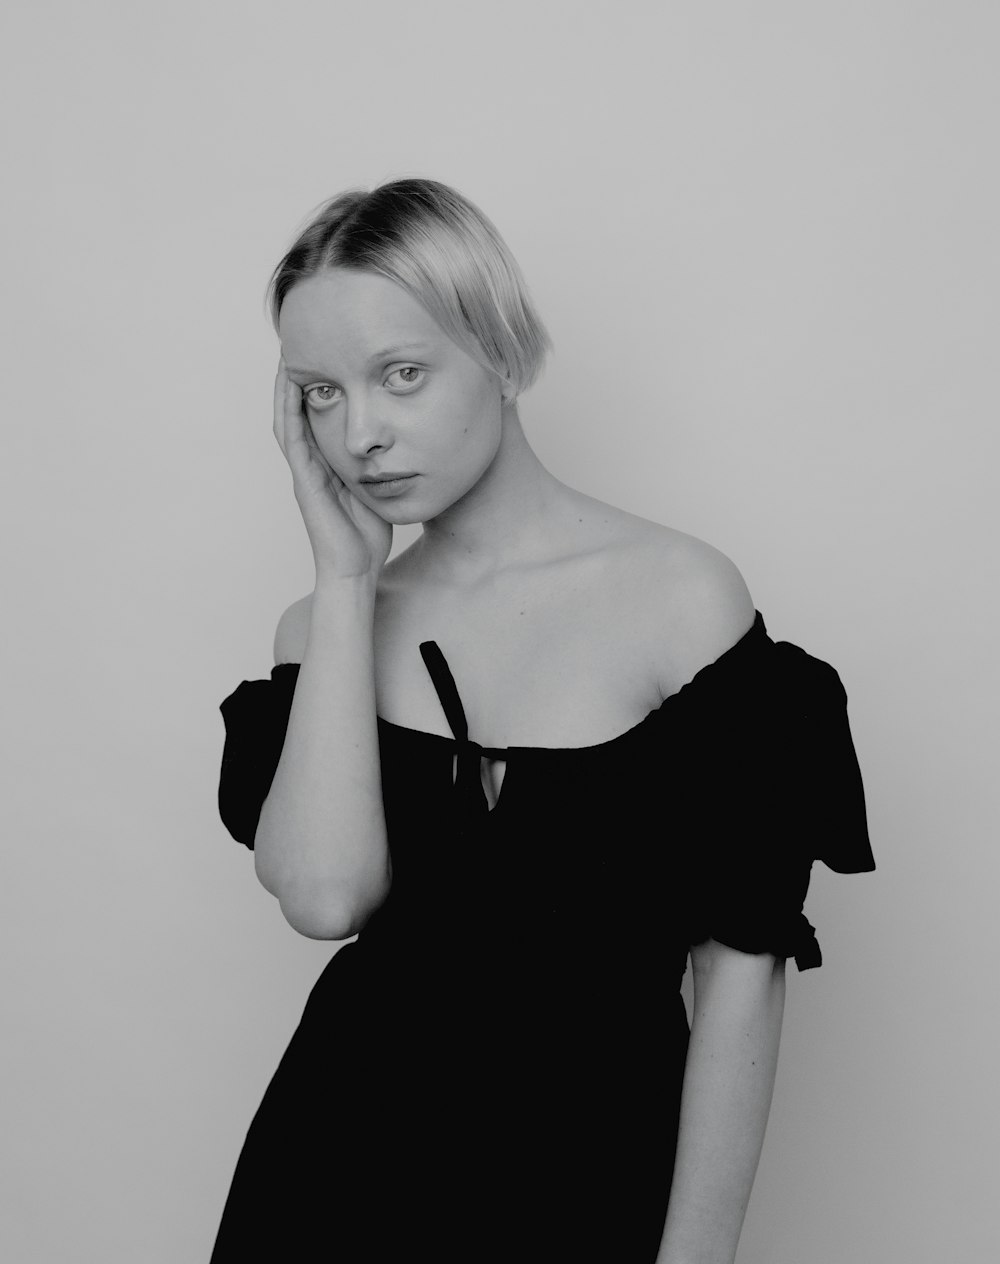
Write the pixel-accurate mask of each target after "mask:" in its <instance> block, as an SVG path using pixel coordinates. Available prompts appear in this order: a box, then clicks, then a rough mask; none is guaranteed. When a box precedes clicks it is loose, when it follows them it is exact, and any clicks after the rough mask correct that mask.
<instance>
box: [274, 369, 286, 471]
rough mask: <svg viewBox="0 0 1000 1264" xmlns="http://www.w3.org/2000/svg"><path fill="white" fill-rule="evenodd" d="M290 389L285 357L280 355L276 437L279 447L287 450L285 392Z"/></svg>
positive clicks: (276, 390) (276, 389)
mask: <svg viewBox="0 0 1000 1264" xmlns="http://www.w3.org/2000/svg"><path fill="white" fill-rule="evenodd" d="M287 389H288V374H287V372H286V371H285V357H284V356H279V357H278V372H277V373H276V374H275V378H274V427H273V428H274V437H275V439H277V441H278V447H279V448H281V451H282V453H284V452H285V394H286V392H287Z"/></svg>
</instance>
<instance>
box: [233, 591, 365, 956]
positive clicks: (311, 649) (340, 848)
mask: <svg viewBox="0 0 1000 1264" xmlns="http://www.w3.org/2000/svg"><path fill="white" fill-rule="evenodd" d="M374 604H375V585H374V581H371V580H369V579H350V580H338V581H326V582H323V583H319V582H318V583H317V587H316V590H315V592H314V594H313V598H312V603H311V608H310V622H309V632H308V639H307V642H306V648H305V651H304V653H303V656H302V664H301V666H300V668H299V674H298V680H297V682H296V687H295V696H294V698H293V701H292V707H291V711H290V713H289V718H288V729H287V732H286V734H285V741H284V746H283V748H282V752H281V758H280V760H279V761H278V766H277V769H276V770H275V774H274V780H273V782H272V784H271V789H270V792H269V794H268V796H267V798H266V799H265V801H264V805H263V808H262V810H261V814H260V824H259V826H258V829H257V834H256V837H255V839H254V853H255V862H256V869H257V874H258V877H259V878H260V881H261V882H262V883H263V885H264V886H265V887H266V888H267V889H268V890H269V891H271V892H272V894H274V895H276V896H277V897H278V899H279V901H280V902H281V907H282V910H283V912H284V913H285V916H286V917H287V918H288V920H289V922H290V923H291V924H292V925H293V926H294V927H295V928H296V929H297V930H299V931H301V933H302V934H305V935H310V936H312V937H314V938H320V939H340V938H346V937H347V936H348V935H350V934H353V933H354V931H355V930H356V929H357V928H358V926H357V923H358V922H359V921H361V920H364V917H365V916H366V914H367V913H369V912H370V911H371V910H372V909H373V908H374V907H377V905H378V904H379V903H381V901H382V899H384V897H385V894H386V892H387V890H388V883H389V876H390V874H389V854H388V846H387V842H386V830H385V813H384V809H383V805H382V782H381V771H380V764H379V745H378V723H377V719H376V702H375V667H374V643H373V626H374Z"/></svg>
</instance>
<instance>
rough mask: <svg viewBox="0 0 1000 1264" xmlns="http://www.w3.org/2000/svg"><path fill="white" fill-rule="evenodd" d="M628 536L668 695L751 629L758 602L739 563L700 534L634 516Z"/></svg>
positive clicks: (635, 586)
mask: <svg viewBox="0 0 1000 1264" xmlns="http://www.w3.org/2000/svg"><path fill="white" fill-rule="evenodd" d="M628 539H629V543H628V546H627V548H626V549H625V551H624V558H625V559H627V561H626V569H627V572H628V573H629V575H630V579H631V583H630V585H629V587H630V590H631V592H632V594H634V598H633V599H634V601H635V615H636V617H637V619H639V620H640V621H641V624H642V626H643V627H644V628H645V629H646V630H647V631H648V635H649V638H650V639H649V644H650V647H651V654H652V657H653V659H654V661H655V663H656V670H657V672H658V676H659V681H660V689H661V692H662V694H663V696H664V697H668V696H669V695H670V694H672V693H676V692H677V690H678V689H680V688H681V686H682V685H684V684H685V683H686V682H687V681H689V680H690V679H691V678H692V677H693V676H694V675H695V674H696V673H697V672H699V671H700V670H701V669H702V668H703V667H706V666H708V664H709V663H713V662H715V660H716V659H717V658H719V657H720V656H721V655H722V654H724V653H725V652H726V650H728V649H731V648H732V646H734V645H735V644H736V642H737V641H738V640H740V638H741V637H742V636H744V635H745V634H746V633H747V632H748V631H749V630H750V628H751V627H752V625H753V621H754V616H755V613H756V612H755V609H754V603H753V599H752V598H751V596H750V592H749V590H748V589H747V585H746V582H745V581H744V579H743V576H742V575H741V574H740V571H739V569H738V567H737V566H736V564H735V563H734V562H733V561H732V560H731V559H730V558H728V557H727V556H726V555H725V553H723V552H721V550H719V549H717V548H715V547H714V546H713V545H711V544H708V543H707V542H706V541H705V540H700V539H698V537H697V536H693V535H688V534H686V533H685V532H683V531H677V530H675V529H674V528H672V527H664V526H661V525H660V524H659V523H655V522H648V521H646V520H645V519H641V518H635V519H633V522H632V524H630V531H629V533H628Z"/></svg>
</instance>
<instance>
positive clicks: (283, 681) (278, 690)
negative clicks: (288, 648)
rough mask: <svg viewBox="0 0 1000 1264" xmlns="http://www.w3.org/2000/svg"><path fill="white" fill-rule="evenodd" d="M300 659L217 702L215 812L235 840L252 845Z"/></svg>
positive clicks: (281, 743)
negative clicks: (220, 735)
mask: <svg viewBox="0 0 1000 1264" xmlns="http://www.w3.org/2000/svg"><path fill="white" fill-rule="evenodd" d="M298 674H299V664H298V663H280V664H278V665H277V666H275V667H272V668H271V679H270V680H244V681H242V682H241V683H240V684H239V685H238V687H237V688H236V689H235V690H234V691H233V693H231V694H230V695H229V697H228V698H226V699H225V700H224V701H223V702H222V703H221V705H220V707H219V710H220V711H221V712H222V718H223V721H224V722H225V727H226V737H225V744H224V746H223V750H222V768H221V771H220V774H219V815H220V816H221V817H222V823H223V824H224V825H225V827H226V829H227V830H229V832H230V834H232V836H233V838H235V839H236V841H237V842H238V843H243V844H244V845H245V846H247V847H249V848H250V849H251V850H252V849H253V842H254V836H255V835H256V833H257V824H258V822H259V820H260V811H261V808H262V807H263V805H264V800H265V799H266V798H267V794H268V791H269V790H270V789H271V782H272V781H273V780H274V773H275V770H276V769H277V767H278V760H279V759H280V758H281V750H282V747H283V746H284V744H285V732H286V730H287V728H288V717H289V714H290V712H291V709H292V699H293V697H294V696H295V682H296V680H297V679H298Z"/></svg>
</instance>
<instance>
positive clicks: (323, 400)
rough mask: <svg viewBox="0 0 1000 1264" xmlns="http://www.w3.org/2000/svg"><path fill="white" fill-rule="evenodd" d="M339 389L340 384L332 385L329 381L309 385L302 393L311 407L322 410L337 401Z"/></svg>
mask: <svg viewBox="0 0 1000 1264" xmlns="http://www.w3.org/2000/svg"><path fill="white" fill-rule="evenodd" d="M339 390H340V387H339V386H331V385H330V384H329V382H321V383H320V384H319V385H318V386H307V387H306V388H305V390H304V391H303V392H302V394H303V395H304V396H305V399H306V402H307V403H308V405H309V407H310V408H315V409H317V410H318V411H321V410H322V409H324V408H329V407H330V405H331V404H335V403H336V402H337V394H336V393H337V391H339Z"/></svg>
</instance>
